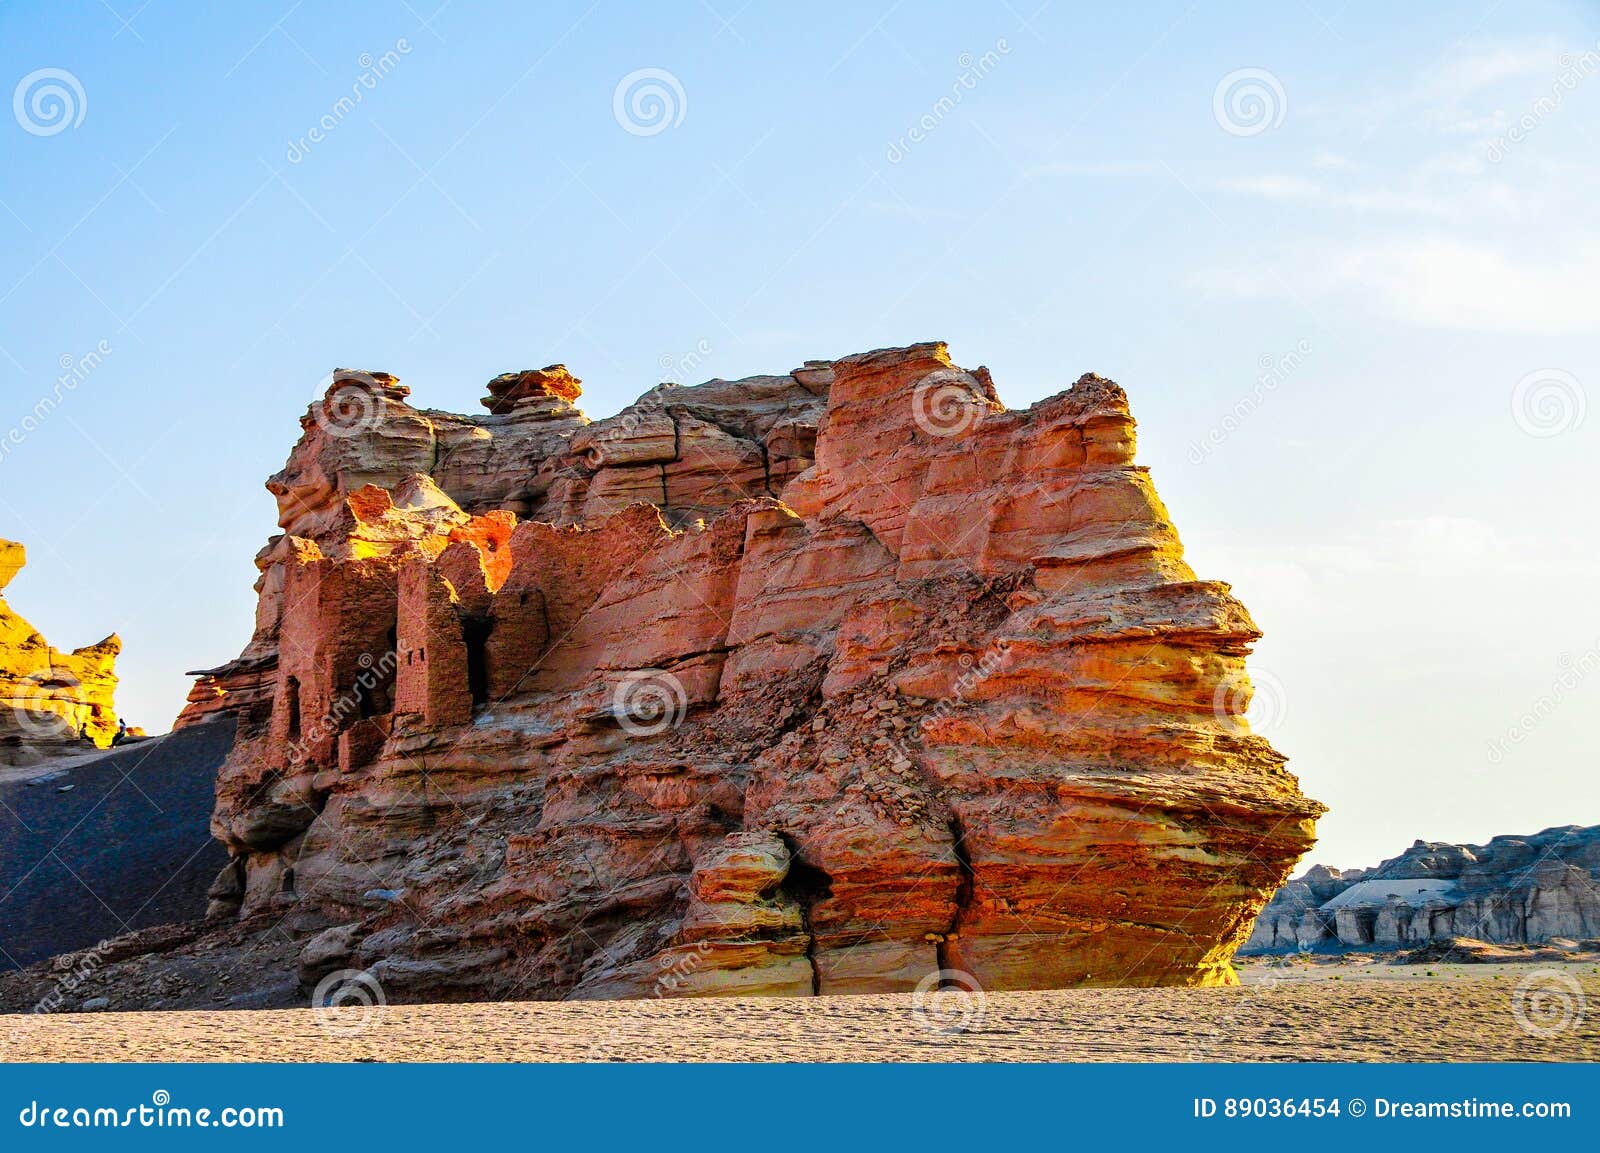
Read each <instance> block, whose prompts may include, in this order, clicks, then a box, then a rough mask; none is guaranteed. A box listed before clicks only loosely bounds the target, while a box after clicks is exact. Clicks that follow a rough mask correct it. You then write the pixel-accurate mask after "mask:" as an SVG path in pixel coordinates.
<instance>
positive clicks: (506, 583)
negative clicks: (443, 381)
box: [185, 344, 1322, 998]
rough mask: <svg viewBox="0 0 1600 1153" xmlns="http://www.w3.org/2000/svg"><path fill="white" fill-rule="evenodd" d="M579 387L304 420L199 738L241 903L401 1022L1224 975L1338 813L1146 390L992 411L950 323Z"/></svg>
mask: <svg viewBox="0 0 1600 1153" xmlns="http://www.w3.org/2000/svg"><path fill="white" fill-rule="evenodd" d="M576 395H577V382H576V380H575V379H573V378H572V377H570V375H569V374H567V373H566V370H565V369H546V370H542V371H541V372H537V373H523V374H511V375H508V376H506V377H502V378H499V379H498V380H497V381H496V382H495V383H493V384H492V385H491V398H490V401H486V404H488V405H489V407H490V409H491V411H490V414H489V415H488V416H486V417H476V418H468V417H457V416H451V415H448V414H443V413H437V412H431V411H426V410H418V409H414V408H412V407H410V406H409V405H408V404H407V403H406V399H405V396H406V393H405V390H404V389H403V388H402V387H401V386H399V385H398V384H397V383H396V382H395V381H394V379H393V378H392V377H388V376H385V375H382V374H371V375H368V374H352V375H350V376H349V377H348V378H347V379H343V380H340V381H337V382H336V383H335V385H334V387H333V388H332V389H331V390H330V393H329V396H328V398H327V399H326V400H325V401H324V402H322V403H321V404H320V405H317V406H314V407H313V409H312V411H311V412H310V413H308V415H307V417H306V418H305V420H304V421H303V425H304V429H305V434H304V436H303V437H302V438H301V441H300V443H299V444H298V445H297V446H296V447H295V449H294V452H293V453H292V454H291V456H290V460H289V464H288V466H287V467H286V468H285V469H284V471H282V472H280V473H279V474H278V475H277V476H275V477H273V478H272V480H271V481H270V482H269V486H268V487H269V488H270V489H271V491H272V492H273V493H274V494H275V495H276V496H277V498H278V502H279V509H280V524H281V526H282V527H283V529H284V535H282V536H279V537H276V538H274V539H273V541H272V542H271V543H269V545H268V546H267V548H266V549H265V550H263V552H262V554H261V555H260V556H259V557H258V558H257V563H258V567H259V568H260V569H261V572H262V578H261V581H260V583H259V584H258V588H259V590H260V594H261V599H260V603H261V608H260V612H259V615H258V618H257V624H256V633H255V636H254V638H253V639H252V641H251V644H250V646H249V648H247V649H246V651H245V653H244V655H243V656H242V657H241V658H240V660H238V661H236V662H233V663H231V664H230V665H226V666H223V667H222V668H220V669H215V670H211V671H210V672H209V673H208V674H206V675H205V676H204V677H203V678H202V680H201V682H200V684H199V685H198V686H197V690H196V698H195V703H193V704H192V705H191V707H190V709H189V710H188V712H187V713H186V717H185V719H186V721H188V722H191V723H192V722H196V721H199V720H203V719H205V718H206V716H208V715H210V714H214V713H216V712H218V711H224V710H225V711H231V712H235V713H237V714H238V715H239V717H240V720H241V727H240V737H239V740H238V742H237V745H236V747H235V749H234V752H233V754H232V756H231V758H230V759H229V761H228V763H227V765H226V767H225V769H224V770H223V772H222V774H221V779H220V780H219V782H218V788H217V797H218V799H217V808H216V812H215V816H214V820H213V827H214V830H215V832H216V834H217V836H219V837H220V838H221V839H222V840H223V841H224V842H225V843H226V844H227V845H228V846H229V847H230V848H231V850H232V851H233V853H234V855H235V860H234V862H233V864H231V865H230V866H229V868H228V870H226V871H225V872H224V874H223V875H222V876H221V877H219V879H218V882H217V884H216V886H215V887H214V890H213V896H214V911H216V912H218V913H223V912H228V913H231V912H234V911H235V910H237V911H238V912H239V913H241V914H242V915H245V916H251V915H254V914H258V913H266V912H273V913H276V914H280V915H284V916H286V920H285V923H286V924H287V925H289V926H290V927H291V928H293V929H294V930H295V931H297V932H300V933H303V934H305V935H306V936H307V938H308V939H307V942H306V945H305V948H304V952H303V953H302V957H301V972H300V977H301V979H302V980H303V981H304V982H305V983H306V984H307V985H310V984H314V983H315V982H316V981H317V979H318V978H319V977H320V976H322V975H323V974H325V973H327V972H330V971H332V970H334V969H337V968H348V967H352V966H359V967H362V968H366V969H368V970H370V971H371V972H372V974H373V975H374V976H376V977H377V978H378V979H379V980H380V981H381V982H382V984H383V985H384V987H385V990H386V991H387V993H388V995H390V996H391V997H399V998H420V997H437V996H454V997H527V998H560V997H572V998H600V997H645V996H684V995H709V994H793V995H810V994H814V993H854V992H879V991H892V990H902V989H911V988H915V987H916V986H917V985H918V984H919V982H924V981H925V980H933V979H935V978H932V977H930V975H931V974H936V973H938V972H939V971H941V970H945V971H947V972H946V976H947V977H948V976H949V975H950V973H951V972H959V973H961V974H965V975H966V976H965V977H963V978H957V979H959V980H963V981H965V980H974V981H976V982H977V983H978V984H980V985H982V986H983V987H985V988H992V989H1008V988H1038V987H1053V986H1064V985H1080V984H1123V985H1168V984H1221V983H1229V982H1231V981H1232V980H1233V979H1234V978H1233V973H1232V969H1231V966H1230V958H1231V957H1232V955H1233V952H1234V950H1235V949H1236V948H1237V947H1238V946H1239V944H1240V943H1241V942H1242V941H1243V940H1244V939H1245V938H1246V937H1247V936H1248V935H1249V932H1250V927H1251V924H1252V922H1253V920H1254V918H1255V916H1256V914H1257V912H1259V911H1260V909H1261V907H1262V905H1263V904H1264V903H1265V902H1266V900H1267V899H1268V897H1269V896H1270V895H1271V894H1272V892H1273V891H1274V890H1275V889H1276V888H1277V887H1278V886H1279V885H1280V884H1281V883H1282V882H1283V880H1284V879H1285V878H1286V876H1287V875H1288V872H1289V870H1290V868H1291V867H1292V865H1293V864H1294V862H1295V861H1296V860H1297V859H1298V858H1299V857H1300V855H1301V854H1302V853H1303V852H1304V851H1305V850H1306V849H1307V848H1308V847H1309V846H1310V844H1311V843H1312V838H1313V821H1314V819H1315V818H1316V817H1317V816H1318V815H1319V814H1320V813H1321V811H1322V806H1320V805H1318V804H1317V803H1316V802H1314V801H1311V800H1308V799H1307V798H1305V797H1304V796H1302V795H1301V793H1300V791H1299V788H1298V786H1297V784H1296V781H1295V779H1294V778H1293V777H1292V776H1291V775H1290V774H1289V773H1288V772H1287V771H1285V769H1284V767H1283V765H1284V758H1283V757H1282V756H1280V755H1279V754H1278V753H1277V752H1275V751H1274V750H1273V749H1272V748H1271V747H1270V746H1269V745H1268V744H1267V742H1266V741H1264V740H1263V739H1261V738H1260V737H1258V736H1255V735H1253V734H1252V733H1251V732H1250V731H1249V728H1248V725H1247V724H1246V723H1245V722H1244V720H1243V718H1242V716H1241V715H1240V714H1242V712H1243V711H1244V709H1245V708H1246V707H1247V706H1248V703H1249V695H1250V694H1249V687H1248V679H1247V677H1246V674H1245V657H1246V654H1247V653H1248V652H1249V649H1250V647H1251V645H1252V643H1253V642H1254V641H1255V640H1256V639H1258V636H1259V634H1258V632H1257V630H1256V628H1255V625H1254V624H1253V623H1252V622H1251V620H1250V617H1249V615H1248V614H1247V613H1246V611H1245V609H1244V607H1243V606H1242V605H1240V604H1239V603H1238V602H1237V601H1236V600H1234V599H1233V597H1232V596H1231V595H1229V591H1228V587H1227V586H1226V585H1225V584H1221V583H1218V582H1215V581H1202V580H1198V579H1196V577H1195V575H1194V573H1193V572H1191V571H1190V569H1189V567H1188V566H1187V565H1186V564H1185V563H1184V560H1183V554H1182V548H1181V546H1180V544H1179V541H1178V537H1177V534H1176V532H1175V531H1174V529H1173V527H1172V525H1171V523H1170V522H1169V520H1168V517H1167V513H1166V510H1165V509H1164V508H1163V507H1162V505H1161V502H1160V500H1159V499H1158V498H1157V496H1156V493H1155V490H1154V488H1153V486H1152V485H1151V483H1150V478H1149V476H1148V474H1147V472H1146V471H1145V470H1144V469H1143V468H1141V467H1139V466H1138V465H1136V464H1134V463H1133V458H1134V424H1133V420H1132V418H1131V417H1130V416H1129V413H1128V406H1127V400H1126V397H1125V395H1124V393H1123V391H1122V390H1121V389H1120V388H1119V387H1118V386H1117V385H1115V384H1113V383H1112V382H1110V381H1107V380H1103V379H1100V378H1098V377H1095V376H1085V377H1083V378H1082V379H1081V380H1079V381H1078V382H1077V383H1076V384H1075V385H1074V386H1073V387H1072V388H1071V389H1069V390H1068V391H1066V392H1064V393H1062V394H1060V395H1058V396H1055V397H1053V398H1051V399H1049V400H1046V401H1042V402H1041V403H1039V404H1037V405H1034V406H1033V407H1032V408H1030V409H1028V410H1027V411H1021V412H1013V411H1007V410H1006V409H1005V408H1004V407H1003V406H1002V405H1001V404H1000V403H999V401H998V399H997V397H996V394H995V391H994V387H993V385H992V383H991V382H990V380H989V375H988V373H987V371H986V370H984V369H977V370H975V371H973V372H971V373H968V372H965V371H963V370H960V369H958V368H957V367H956V366H954V365H953V364H952V363H951V362H950V360H949V357H948V355H947V354H946V350H945V347H944V346H943V345H942V344H923V345H916V346H912V347H909V348H901V349H888V350H881V351H877V352H871V353H865V354H861V355H857V356H850V357H846V358H844V359H842V360H838V361H833V362H811V363H809V364H807V365H806V366H805V367H803V368H801V369H797V370H795V371H794V372H793V373H791V374H789V375H787V376H781V377H753V378H749V379H747V380H741V381H712V382H709V383H707V384H704V385H699V386H696V387H693V388H678V387H675V386H665V385H664V386H661V387H660V388H657V389H655V390H653V391H652V392H650V393H648V394H646V396H645V397H643V398H642V399H641V400H640V401H639V402H637V403H636V404H635V405H633V406H630V408H629V409H627V410H625V411H624V412H623V413H621V414H619V415H618V416H616V417H612V418H608V419H606V420H602V421H599V422H595V423H590V422H588V421H587V420H586V419H585V418H584V417H583V416H582V415H581V414H580V413H579V412H578V411H577V410H576V409H574V408H573V407H572V403H571V402H572V401H573V400H574V399H575V398H576ZM352 413H353V414H355V417H356V418H355V419H352V418H351V414H352ZM925 987H926V986H925Z"/></svg>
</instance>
